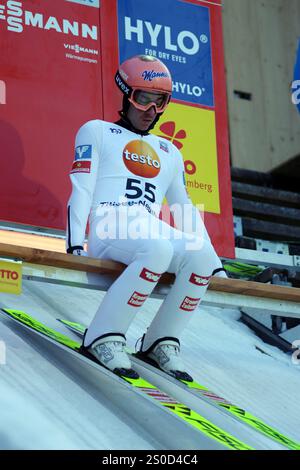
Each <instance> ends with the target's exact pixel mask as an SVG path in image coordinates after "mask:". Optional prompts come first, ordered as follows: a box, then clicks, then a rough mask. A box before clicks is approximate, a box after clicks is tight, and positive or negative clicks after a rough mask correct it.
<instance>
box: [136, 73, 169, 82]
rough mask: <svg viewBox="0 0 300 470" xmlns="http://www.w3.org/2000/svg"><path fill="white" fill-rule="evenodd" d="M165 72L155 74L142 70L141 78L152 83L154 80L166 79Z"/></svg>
mask: <svg viewBox="0 0 300 470" xmlns="http://www.w3.org/2000/svg"><path fill="white" fill-rule="evenodd" d="M168 76H169V75H168V74H167V73H166V72H155V71H154V70H144V72H143V73H142V77H143V79H144V80H145V81H148V82H152V80H154V79H155V78H168Z"/></svg>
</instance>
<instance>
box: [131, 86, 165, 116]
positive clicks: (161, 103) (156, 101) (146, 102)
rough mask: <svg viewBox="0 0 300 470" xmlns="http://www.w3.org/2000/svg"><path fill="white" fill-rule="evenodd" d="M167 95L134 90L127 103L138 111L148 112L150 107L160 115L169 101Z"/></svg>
mask: <svg viewBox="0 0 300 470" xmlns="http://www.w3.org/2000/svg"><path fill="white" fill-rule="evenodd" d="M170 98H171V95H170V94H169V93H163V92H159V91H158V92H154V91H146V90H138V89H136V90H135V89H134V90H133V92H132V94H131V97H130V98H129V101H130V102H131V103H132V104H133V105H134V106H135V107H136V108H137V109H139V110H140V111H148V109H150V108H151V107H152V106H154V107H155V111H156V112H157V113H162V112H163V111H164V110H165V109H166V107H167V106H168V103H169V101H170Z"/></svg>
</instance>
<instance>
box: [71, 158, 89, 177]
mask: <svg viewBox="0 0 300 470" xmlns="http://www.w3.org/2000/svg"><path fill="white" fill-rule="evenodd" d="M90 172H91V162H89V161H81V162H74V163H73V165H72V168H71V172H70V173H71V174H72V173H90Z"/></svg>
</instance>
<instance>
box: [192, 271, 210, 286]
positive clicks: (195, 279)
mask: <svg viewBox="0 0 300 470" xmlns="http://www.w3.org/2000/svg"><path fill="white" fill-rule="evenodd" d="M210 278H211V276H199V275H198V274H195V273H192V274H191V277H190V279H189V281H190V282H191V283H192V284H196V286H207V284H208V283H209V280H210Z"/></svg>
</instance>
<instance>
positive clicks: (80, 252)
mask: <svg viewBox="0 0 300 470" xmlns="http://www.w3.org/2000/svg"><path fill="white" fill-rule="evenodd" d="M72 254H73V255H75V256H88V254H87V252H86V251H84V250H81V249H80V248H76V249H75V250H74V251H73V253H72Z"/></svg>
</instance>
